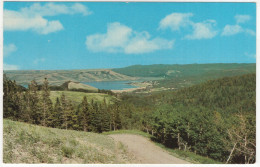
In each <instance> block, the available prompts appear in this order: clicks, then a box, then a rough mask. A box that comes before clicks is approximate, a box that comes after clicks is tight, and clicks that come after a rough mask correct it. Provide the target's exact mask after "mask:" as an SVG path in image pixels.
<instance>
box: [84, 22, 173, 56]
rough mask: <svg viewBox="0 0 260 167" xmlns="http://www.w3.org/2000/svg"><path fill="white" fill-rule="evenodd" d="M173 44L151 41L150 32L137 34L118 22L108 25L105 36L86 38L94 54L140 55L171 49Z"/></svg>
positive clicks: (97, 35) (161, 40) (162, 40)
mask: <svg viewBox="0 0 260 167" xmlns="http://www.w3.org/2000/svg"><path fill="white" fill-rule="evenodd" d="M173 43H174V42H173V41H168V40H166V39H162V38H154V39H151V37H150V34H149V33H148V32H146V31H144V32H136V31H133V30H132V29H131V28H130V27H127V26H125V25H122V24H120V23H118V22H115V23H110V24H108V27H107V32H106V33H105V34H94V35H89V36H87V37H86V46H87V48H88V49H89V50H91V51H93V52H110V53H120V52H121V53H126V54H140V53H148V52H153V51H155V50H160V49H171V48H172V46H173Z"/></svg>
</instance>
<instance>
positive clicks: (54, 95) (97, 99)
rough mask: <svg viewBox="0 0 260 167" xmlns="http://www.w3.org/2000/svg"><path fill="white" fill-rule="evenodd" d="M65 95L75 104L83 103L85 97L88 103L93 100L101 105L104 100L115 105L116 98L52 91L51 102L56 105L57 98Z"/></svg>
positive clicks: (96, 94)
mask: <svg viewBox="0 0 260 167" xmlns="http://www.w3.org/2000/svg"><path fill="white" fill-rule="evenodd" d="M62 93H64V94H65V96H66V98H67V99H69V100H71V101H72V102H74V103H75V104H79V103H81V102H82V99H83V97H84V96H86V97H87V99H88V102H90V101H91V100H92V99H93V100H94V102H98V103H101V102H103V100H104V98H105V99H106V102H107V103H110V104H113V103H114V101H115V100H116V98H115V97H114V96H111V95H108V94H104V93H84V92H74V91H51V96H50V97H51V100H52V102H53V103H54V102H55V100H56V98H57V97H60V96H61V94H62Z"/></svg>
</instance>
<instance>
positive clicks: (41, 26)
mask: <svg viewBox="0 0 260 167" xmlns="http://www.w3.org/2000/svg"><path fill="white" fill-rule="evenodd" d="M77 13H81V14H83V15H89V14H91V12H90V11H89V10H88V9H87V8H86V7H85V6H83V5H81V4H79V3H76V4H74V5H72V6H66V5H63V4H53V3H47V4H45V5H44V6H41V5H40V4H38V3H35V4H33V5H31V6H30V7H27V8H22V9H21V10H20V11H13V10H4V30H5V31H26V30H32V31H35V32H37V33H39V34H49V33H52V32H56V31H60V30H62V29H64V28H63V25H62V24H61V23H60V21H59V20H47V19H46V18H43V17H44V16H55V15H60V14H77Z"/></svg>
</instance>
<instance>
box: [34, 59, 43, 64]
mask: <svg viewBox="0 0 260 167" xmlns="http://www.w3.org/2000/svg"><path fill="white" fill-rule="evenodd" d="M43 62H45V58H39V59H35V60H34V61H33V64H38V63H43Z"/></svg>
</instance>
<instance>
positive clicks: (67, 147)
mask: <svg viewBox="0 0 260 167" xmlns="http://www.w3.org/2000/svg"><path fill="white" fill-rule="evenodd" d="M3 122H4V127H3V161H4V163H129V161H130V158H129V157H131V156H129V155H128V153H127V151H126V148H125V147H124V146H123V145H122V144H121V143H116V142H114V140H113V139H112V138H110V137H108V136H106V135H103V134H96V133H90V132H79V131H73V130H61V129H55V128H46V127H42V126H36V125H31V124H27V123H21V122H16V121H11V120H6V119H5V120H4V121H3Z"/></svg>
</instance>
